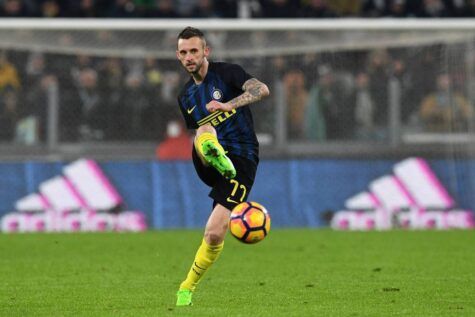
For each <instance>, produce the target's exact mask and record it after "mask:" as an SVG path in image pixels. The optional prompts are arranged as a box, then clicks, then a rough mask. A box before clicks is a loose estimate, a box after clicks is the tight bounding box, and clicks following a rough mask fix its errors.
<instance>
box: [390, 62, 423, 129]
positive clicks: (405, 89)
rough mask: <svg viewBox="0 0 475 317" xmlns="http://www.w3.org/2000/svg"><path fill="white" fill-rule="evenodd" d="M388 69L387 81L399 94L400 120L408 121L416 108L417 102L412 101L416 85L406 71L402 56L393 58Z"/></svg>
mask: <svg viewBox="0 0 475 317" xmlns="http://www.w3.org/2000/svg"><path fill="white" fill-rule="evenodd" d="M390 69H391V71H390V73H389V83H390V84H391V83H392V84H393V86H392V87H393V89H396V90H397V91H396V93H397V95H398V96H400V105H399V106H400V119H401V122H402V123H409V121H412V116H413V115H414V113H415V112H416V109H417V105H418V103H415V102H414V91H415V90H417V89H418V87H415V86H416V85H414V84H413V78H412V76H411V74H410V73H409V72H408V70H407V67H406V62H405V61H404V59H403V58H394V59H393V60H392V64H391V68H390Z"/></svg>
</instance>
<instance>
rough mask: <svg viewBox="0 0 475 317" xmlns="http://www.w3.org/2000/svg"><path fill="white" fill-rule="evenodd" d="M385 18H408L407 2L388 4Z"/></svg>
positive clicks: (395, 1)
mask: <svg viewBox="0 0 475 317" xmlns="http://www.w3.org/2000/svg"><path fill="white" fill-rule="evenodd" d="M385 16H387V17H391V18H404V17H407V16H408V9H407V1H406V0H391V1H389V3H388V4H387V8H386V12H385Z"/></svg>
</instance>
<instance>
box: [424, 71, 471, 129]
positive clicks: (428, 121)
mask: <svg viewBox="0 0 475 317" xmlns="http://www.w3.org/2000/svg"><path fill="white" fill-rule="evenodd" d="M419 114H420V118H421V121H422V124H423V125H424V128H425V130H426V131H429V132H452V131H467V128H468V127H469V125H470V124H471V123H472V120H473V108H472V106H471V105H470V104H469V102H468V101H467V99H466V98H465V97H464V96H463V95H462V94H460V93H459V92H457V91H454V90H453V89H452V85H451V79H450V76H449V74H447V73H442V74H440V75H439V76H437V90H436V91H435V92H433V93H431V94H429V95H428V96H426V97H425V98H424V99H423V100H422V104H421V107H420V109H419Z"/></svg>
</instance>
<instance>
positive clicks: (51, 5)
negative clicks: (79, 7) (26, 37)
mask: <svg viewBox="0 0 475 317" xmlns="http://www.w3.org/2000/svg"><path fill="white" fill-rule="evenodd" d="M40 14H41V17H43V18H59V17H63V16H64V12H62V11H61V7H60V6H59V3H58V2H57V1H56V0H45V1H43V3H42V4H41V13H40Z"/></svg>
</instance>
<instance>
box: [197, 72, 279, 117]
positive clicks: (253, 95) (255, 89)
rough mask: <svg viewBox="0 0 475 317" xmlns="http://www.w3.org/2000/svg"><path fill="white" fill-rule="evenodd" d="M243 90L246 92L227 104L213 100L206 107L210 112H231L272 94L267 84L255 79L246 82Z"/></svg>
mask: <svg viewBox="0 0 475 317" xmlns="http://www.w3.org/2000/svg"><path fill="white" fill-rule="evenodd" d="M242 90H244V92H243V93H242V94H241V95H239V96H237V97H236V98H234V99H231V100H230V101H228V102H226V103H221V102H219V101H216V100H212V101H210V102H209V103H208V104H207V105H206V108H207V109H208V110H209V111H210V112H214V111H218V110H219V111H231V110H233V109H236V108H238V107H242V106H245V105H248V104H250V103H253V102H256V101H259V100H261V99H262V98H264V97H266V96H269V94H270V92H269V88H267V86H266V84H264V83H263V82H260V81H259V80H257V79H255V78H251V79H248V80H246V82H245V83H244V85H242Z"/></svg>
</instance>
